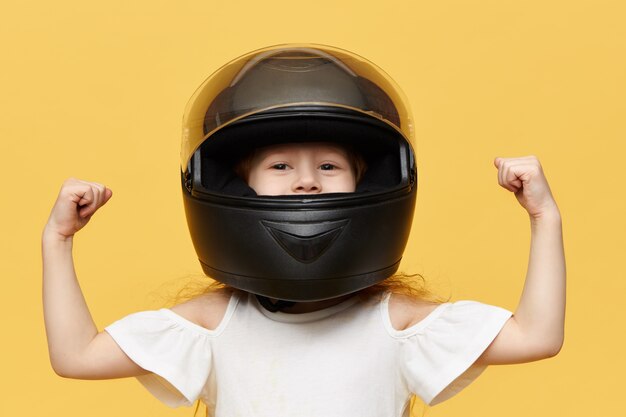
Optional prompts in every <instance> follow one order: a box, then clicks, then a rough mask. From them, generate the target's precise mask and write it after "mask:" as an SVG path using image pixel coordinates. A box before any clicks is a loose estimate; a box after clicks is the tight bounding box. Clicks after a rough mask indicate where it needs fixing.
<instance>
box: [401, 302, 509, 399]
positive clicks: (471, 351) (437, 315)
mask: <svg viewBox="0 0 626 417" xmlns="http://www.w3.org/2000/svg"><path fill="white" fill-rule="evenodd" d="M510 317H511V312H510V311H507V310H505V309H502V308H500V307H495V306H491V305H486V304H482V303H478V302H475V301H458V302H456V303H446V304H442V305H440V306H439V307H437V308H436V309H435V310H434V311H433V312H432V313H431V314H430V315H429V316H428V317H426V319H424V320H422V322H420V323H418V324H417V325H415V326H413V327H411V328H409V329H406V330H404V331H401V332H398V333H397V334H396V337H398V338H399V339H400V342H401V347H400V360H401V369H402V373H403V375H404V378H405V381H406V382H407V384H408V388H409V390H410V391H411V392H413V393H415V394H416V395H418V396H419V397H420V398H421V399H422V400H423V401H424V402H425V403H426V404H430V405H435V404H438V403H440V402H442V401H444V400H446V399H448V398H450V397H452V396H453V395H455V394H456V393H458V392H459V391H461V390H462V389H463V388H465V387H466V386H467V385H469V384H470V383H471V382H472V381H473V380H474V379H476V378H477V377H478V375H480V373H481V372H482V371H484V369H485V366H480V365H477V364H474V362H475V361H476V359H478V357H479V356H480V355H481V354H482V353H483V352H484V351H485V349H486V348H487V347H488V346H489V345H490V344H491V342H492V341H493V339H495V337H496V336H497V335H498V333H499V332H500V330H501V329H502V326H504V323H505V322H506V321H507V320H508V319H509V318H510Z"/></svg>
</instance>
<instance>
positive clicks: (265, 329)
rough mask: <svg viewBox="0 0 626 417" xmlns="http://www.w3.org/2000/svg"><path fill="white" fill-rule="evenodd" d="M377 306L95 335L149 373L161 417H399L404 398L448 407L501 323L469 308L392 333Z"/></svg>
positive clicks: (447, 308)
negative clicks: (166, 410)
mask: <svg viewBox="0 0 626 417" xmlns="http://www.w3.org/2000/svg"><path fill="white" fill-rule="evenodd" d="M388 302H389V296H388V295H387V297H385V298H384V299H383V300H382V302H379V301H376V302H373V301H372V302H366V301H362V300H361V299H360V298H359V297H352V298H350V299H348V300H346V301H344V302H342V303H340V304H337V305H335V306H332V307H330V308H326V309H324V310H319V311H315V312H311V313H303V314H287V313H282V312H276V313H271V312H269V311H267V310H265V309H264V308H263V307H261V306H260V305H259V303H258V301H257V300H256V297H254V296H252V295H249V294H245V293H237V292H235V293H234V295H233V296H232V297H231V299H230V301H229V304H228V307H227V310H226V314H225V316H224V318H223V320H222V321H221V323H220V324H219V326H218V327H217V328H216V329H215V330H207V329H205V328H204V327H201V326H198V325H196V324H194V323H192V322H190V321H188V320H186V319H184V318H183V317H181V316H179V315H177V314H176V313H174V312H173V311H171V310H168V309H161V310H158V311H144V312H140V313H135V314H131V315H129V316H127V317H125V318H123V319H121V320H119V321H117V322H115V323H113V324H112V325H110V326H108V327H107V328H106V331H107V332H108V333H109V334H110V335H111V336H112V337H113V339H115V341H116V342H117V343H118V344H119V346H120V347H121V348H122V350H124V352H125V353H126V354H127V355H128V356H129V357H130V358H131V359H132V360H133V361H135V362H136V363H137V364H138V365H139V366H141V367H142V368H144V369H146V370H148V371H151V373H150V374H147V375H142V376H139V377H138V380H139V381H140V382H141V383H142V384H143V385H144V386H145V387H146V388H147V389H148V390H149V391H150V392H151V393H152V394H153V395H155V396H156V397H157V398H158V399H160V400H161V401H163V402H164V403H166V404H167V405H169V406H172V407H175V406H179V405H191V404H192V403H193V402H194V401H195V400H196V399H201V400H202V401H203V402H205V403H206V404H207V406H208V408H209V415H210V416H216V417H234V416H243V417H257V416H263V417H280V416H290V417H291V416H302V417H320V416H324V417H354V416H359V417H386V416H389V417H399V416H402V415H405V413H406V412H407V404H408V402H409V399H410V397H411V395H412V394H413V393H414V394H416V395H418V396H419V397H420V398H421V399H422V400H423V401H424V402H425V403H427V404H431V405H433V404H436V403H439V402H441V401H443V400H445V399H447V398H450V397H451V396H453V395H454V394H456V393H457V392H459V391H460V390H461V389H463V388H464V387H465V386H467V385H468V384H469V383H470V382H472V381H473V380H474V379H475V378H476V377H477V376H478V375H479V374H480V373H481V372H482V371H483V370H484V367H482V366H477V365H473V363H474V362H475V361H476V359H477V358H478V357H479V356H480V355H481V353H482V352H483V351H484V350H485V349H486V348H487V346H489V344H490V343H491V342H492V341H493V339H494V338H495V337H496V335H497V334H498V332H499V331H500V329H501V328H502V326H503V325H504V323H505V322H506V321H507V319H508V318H509V317H510V316H511V313H510V312H509V311H507V310H504V309H501V308H499V307H494V306H490V305H485V304H481V303H478V302H473V301H458V302H455V303H445V304H441V305H439V306H438V307H437V308H436V309H435V310H434V311H432V312H431V313H430V314H429V315H428V316H427V317H426V318H425V319H423V320H422V321H420V322H419V323H417V324H415V325H414V326H412V327H410V328H408V329H406V330H402V331H398V330H395V329H393V327H392V325H391V321H390V319H389V310H388Z"/></svg>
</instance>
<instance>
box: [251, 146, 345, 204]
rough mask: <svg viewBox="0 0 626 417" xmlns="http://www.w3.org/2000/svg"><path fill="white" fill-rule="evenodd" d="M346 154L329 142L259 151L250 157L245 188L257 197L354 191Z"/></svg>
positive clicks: (274, 147)
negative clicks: (247, 187) (249, 188)
mask: <svg viewBox="0 0 626 417" xmlns="http://www.w3.org/2000/svg"><path fill="white" fill-rule="evenodd" d="M352 165H353V163H352V159H351V158H350V155H349V154H348V152H347V151H346V150H345V149H344V148H343V147H341V146H338V145H334V144H331V143H320V142H315V143H289V144H282V145H273V146H269V147H267V148H263V149H260V150H259V151H257V152H256V153H255V155H254V156H253V157H252V160H251V163H250V171H249V175H248V185H249V186H250V187H251V188H252V189H253V190H254V191H256V193H257V194H258V195H289V194H319V193H346V192H354V190H355V188H356V179H355V173H354V172H355V169H354V167H353V166H352Z"/></svg>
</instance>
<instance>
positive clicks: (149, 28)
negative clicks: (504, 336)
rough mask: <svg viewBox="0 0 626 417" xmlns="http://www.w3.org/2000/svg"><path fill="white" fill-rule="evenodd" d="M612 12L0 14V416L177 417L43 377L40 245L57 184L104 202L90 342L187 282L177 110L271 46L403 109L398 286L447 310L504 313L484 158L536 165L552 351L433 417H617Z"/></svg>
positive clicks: (503, 280) (187, 4)
mask: <svg viewBox="0 0 626 417" xmlns="http://www.w3.org/2000/svg"><path fill="white" fill-rule="evenodd" d="M625 12H626V6H624V3H623V2H621V1H619V0H613V1H608V0H607V1H602V0H593V1H592V0H586V1H582V0H568V1H565V0H559V1H545V0H541V1H539V0H530V1H511V0H499V1H487V0H482V1H478V0H477V1H461V0H456V1H455V0H440V1H432V2H409V1H397V0H388V1H384V2H379V1H377V2H368V1H341V0H331V1H328V0H318V1H309V2H297V1H293V0H292V1H275V0H269V1H263V2H257V1H254V2H253V1H247V2H241V1H233V2H230V3H228V2H212V1H202V2H201V1H179V2H173V1H161V0H151V1H145V0H142V1H131V2H129V1H120V0H112V1H108V2H97V3H94V2H84V1H65V0H61V1H54V2H48V1H43V0H36V1H24V2H3V7H2V10H1V12H0V43H1V48H0V77H1V78H0V92H1V94H2V99H1V100H0V119H1V120H0V141H1V142H0V143H1V145H0V146H1V147H0V155H1V157H2V161H1V164H0V170H1V171H0V181H1V188H0V190H1V193H2V197H1V201H2V203H1V207H2V216H0V222H1V223H0V233H1V235H2V239H1V246H0V257H1V259H2V260H1V263H0V268H1V269H0V277H1V279H2V284H1V285H2V289H3V290H2V294H3V296H2V302H1V304H0V309H1V310H0V318H1V322H2V326H1V330H2V335H1V336H0V337H1V340H2V342H1V343H0V351H1V355H0V366H1V368H0V369H1V371H2V378H1V380H0V384H1V389H0V392H2V401H0V415H2V416H7V417H8V416H25V415H28V416H30V415H33V416H35V415H46V416H67V417H70V416H83V415H85V416H87V415H88V416H94V417H95V416H107V417H109V416H112V415H114V416H148V415H150V416H153V417H156V416H175V415H178V416H191V415H192V414H193V410H192V409H178V410H171V409H169V408H167V407H166V406H164V405H161V404H160V403H158V402H157V401H156V400H155V399H153V398H152V397H151V396H150V395H149V394H148V393H147V392H145V391H144V390H143V388H142V387H141V386H140V385H139V384H138V383H137V382H136V381H134V380H132V379H128V380H117V381H73V380H64V379H62V378H59V377H57V376H56V375H55V374H54V373H53V371H52V370H51V368H50V365H49V363H48V358H47V350H46V341H45V334H44V328H43V320H42V308H41V300H40V298H41V295H40V294H41V291H40V286H41V283H40V281H41V277H40V270H41V261H40V255H39V244H40V233H41V230H42V228H43V226H44V224H45V221H46V218H47V215H48V212H49V209H50V207H51V205H52V203H53V201H54V199H55V197H56V193H57V191H58V189H59V186H60V184H61V182H62V181H63V179H65V178H66V177H68V176H76V177H79V178H84V179H88V180H95V181H100V182H103V183H105V184H107V185H108V186H110V187H111V188H112V189H113V191H114V197H113V199H112V200H111V202H110V203H109V205H108V206H107V207H105V208H104V209H103V210H102V211H101V213H99V214H98V215H97V217H94V219H93V221H92V223H91V224H90V225H89V226H88V227H87V228H86V230H84V231H83V232H81V233H80V235H79V236H78V237H77V238H76V241H75V244H76V246H75V255H76V264H77V270H78V273H79V277H80V279H81V283H82V286H83V289H84V292H85V294H86V297H87V299H88V302H89V304H90V306H91V309H92V313H93V316H94V318H95V320H96V322H97V323H98V325H99V326H100V327H103V326H104V325H106V324H108V323H110V322H111V321H113V320H115V319H117V318H119V317H121V316H123V315H125V314H127V313H129V312H132V311H136V310H141V309H146V308H157V307H160V306H161V305H162V303H163V302H164V301H165V299H166V298H167V297H166V295H167V293H168V291H170V290H171V289H172V288H174V287H175V286H176V285H177V283H179V282H180V278H182V277H185V276H187V275H188V274H193V273H197V272H199V270H200V268H199V265H198V263H197V261H196V259H195V255H194V251H193V248H192V246H191V243H190V239H189V237H188V233H187V230H186V223H185V219H184V214H183V210H182V204H181V196H180V188H179V187H180V185H179V177H178V174H179V171H178V170H179V168H178V165H177V163H178V151H179V138H180V122H181V116H182V112H183V108H184V105H185V103H186V101H187V99H188V98H189V97H190V96H191V94H192V93H193V91H194V90H195V88H196V87H197V86H199V85H200V83H201V82H202V81H203V80H204V78H205V77H207V76H208V75H209V74H210V73H211V72H212V71H214V70H215V69H216V68H218V67H219V66H220V65H221V64H223V63H225V62H226V61H228V60H230V59H232V58H235V57H237V56H239V55H241V54H243V53H245V52H248V51H250V50H253V49H256V48H260V47H264V46H268V45H272V44H277V43H284V42H316V43H325V44H330V45H334V46H337V47H341V48H345V49H348V50H351V51H353V52H356V53H358V54H360V55H363V56H365V57H367V58H369V59H370V60H372V61H374V62H375V63H377V64H378V65H379V66H381V67H382V68H384V69H385V70H386V71H387V72H388V73H389V74H390V75H391V76H392V77H393V78H394V79H395V80H396V81H397V82H398V83H399V84H400V85H401V86H402V87H403V89H404V91H405V93H406V95H407V96H408V97H409V99H410V100H411V104H412V108H413V113H414V116H415V120H416V133H417V138H418V148H417V152H418V162H419V168H420V190H419V193H418V207H417V212H416V219H415V222H414V225H413V230H412V236H411V240H410V244H409V247H408V249H407V252H406V257H405V260H404V265H403V267H404V269H405V270H407V271H411V272H420V273H423V274H424V275H425V276H426V278H427V279H428V280H430V281H431V282H432V283H433V285H435V287H436V288H438V289H439V290H440V291H442V293H444V294H448V293H449V294H450V295H451V296H452V299H455V300H456V299H466V298H470V299H476V300H480V301H483V302H487V303H491V304H496V305H501V306H503V307H506V308H509V309H514V308H515V306H516V303H517V299H518V296H519V294H520V291H521V288H522V284H523V279H524V275H525V268H526V262H527V256H528V245H529V225H528V219H527V216H526V214H525V212H524V211H523V209H521V208H520V207H519V206H518V204H517V201H516V200H515V198H514V197H513V196H512V195H511V194H510V193H508V192H507V191H505V190H504V189H502V188H500V187H499V186H498V184H497V182H496V176H495V173H496V171H495V169H494V167H493V166H492V159H493V158H494V157H495V156H519V155H527V154H536V155H538V156H539V158H540V160H541V161H542V163H543V165H544V169H545V172H546V175H547V176H548V179H549V181H550V184H551V186H552V189H553V192H554V194H555V197H556V198H557V201H558V203H559V205H560V208H561V211H562V215H563V221H564V230H565V244H566V256H567V262H568V265H567V266H568V272H569V276H568V279H569V284H568V296H569V299H568V313H567V329H566V342H565V346H564V348H563V350H562V352H561V354H560V355H559V356H557V357H556V358H554V359H551V360H547V361H542V362H537V363H533V364H526V365H515V366H503V367H492V368H490V369H489V370H487V372H486V373H485V374H484V375H483V376H482V377H481V378H480V379H479V380H478V381H477V382H475V383H474V384H473V385H471V386H470V387H469V388H467V389H466V390H465V391H464V392H462V393H461V394H459V395H458V396H457V397H455V398H454V399H451V400H450V401H448V402H446V403H444V404H442V405H439V406H437V407H434V408H432V409H430V410H428V411H427V415H428V416H432V417H435V416H459V417H460V416H464V417H467V416H481V417H486V416H503V415H506V416H510V417H513V416H525V417H526V416H553V415H555V416H556V415H559V416H560V415H566V416H588V415H597V416H603V417H605V416H618V415H621V413H623V409H624V406H623V400H622V397H623V393H622V387H623V382H622V381H623V378H624V373H626V364H625V359H624V352H625V351H626V343H625V336H624V333H625V332H624V328H625V326H624V318H626V317H625V314H624V311H625V309H624V306H623V303H624V294H625V293H626V291H625V289H626V274H625V273H624V268H623V262H624V259H625V255H626V254H625V249H626V245H625V237H624V236H625V235H626V220H624V214H625V213H626V197H624V181H625V179H626V176H625V175H624V151H625V150H626V145H624V137H625V133H626V124H625V115H626V104H625V102H626V101H625V97H626V25H625V24H624V22H625V21H626V19H625V18H626V13H625Z"/></svg>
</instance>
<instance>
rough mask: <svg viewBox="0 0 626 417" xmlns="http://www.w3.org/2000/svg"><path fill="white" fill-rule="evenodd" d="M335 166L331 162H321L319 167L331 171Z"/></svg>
mask: <svg viewBox="0 0 626 417" xmlns="http://www.w3.org/2000/svg"><path fill="white" fill-rule="evenodd" d="M336 168H337V167H336V166H335V165H333V164H322V165H320V169H321V170H322V171H332V170H333V169H336Z"/></svg>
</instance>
